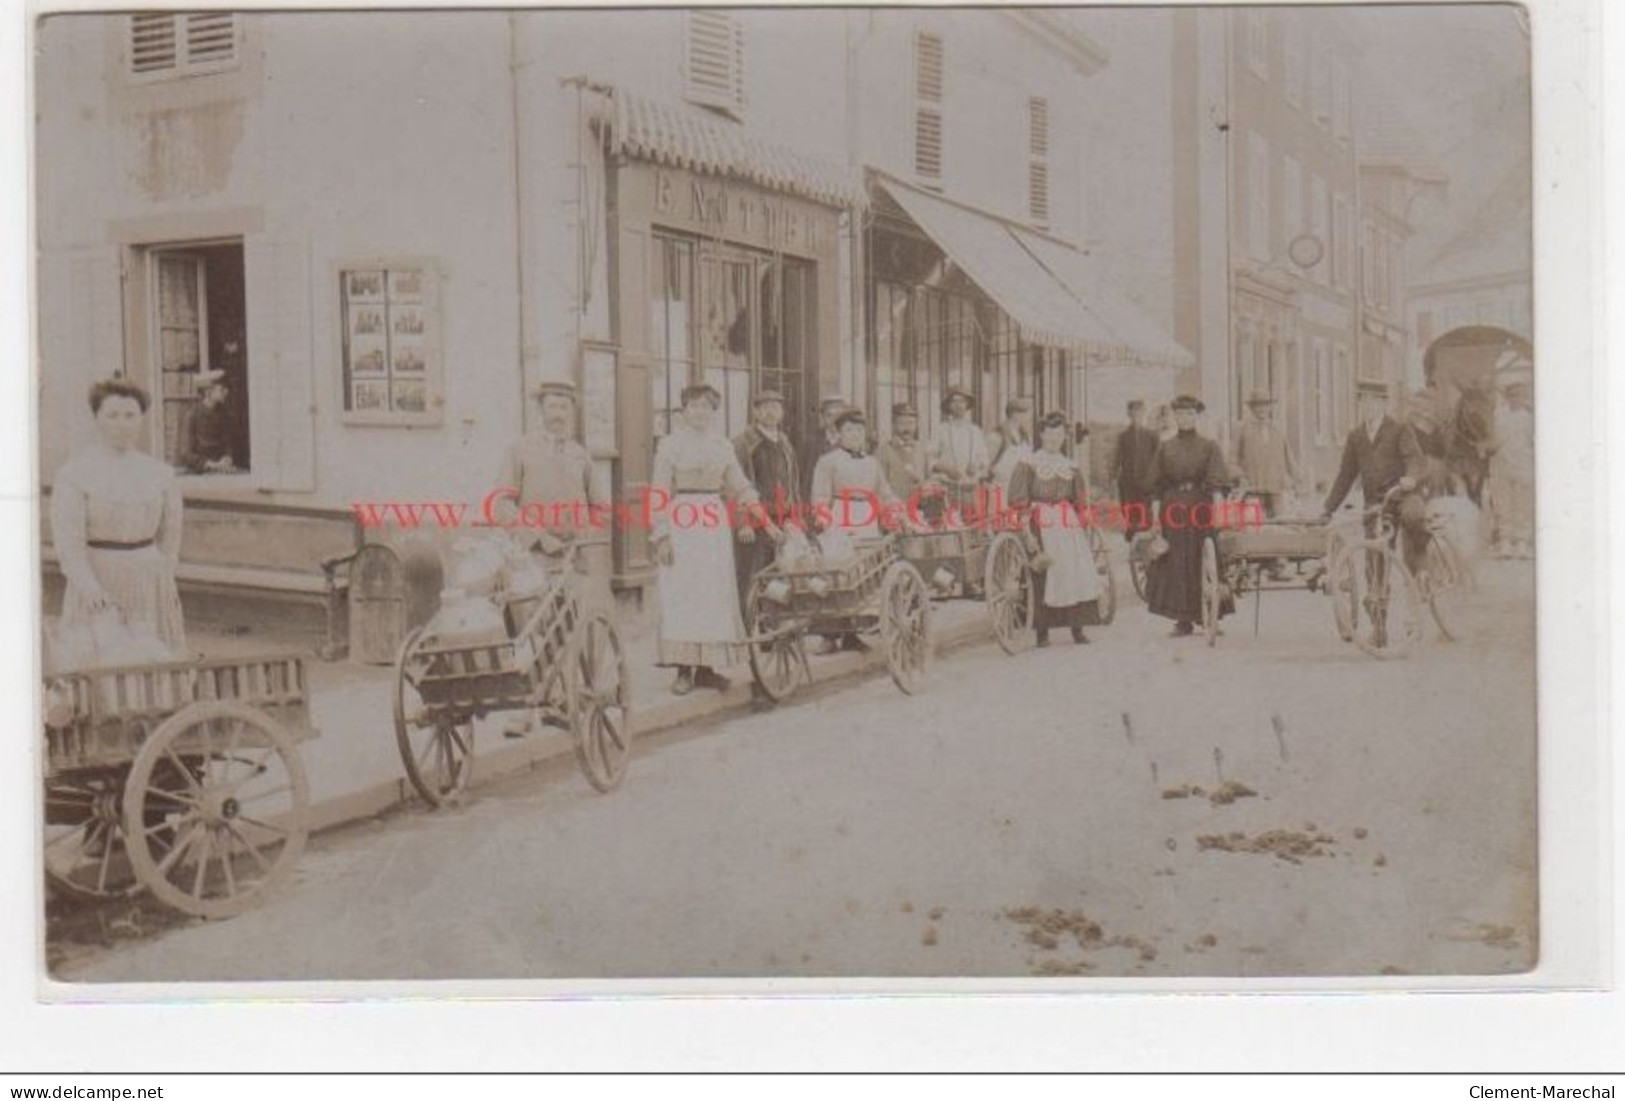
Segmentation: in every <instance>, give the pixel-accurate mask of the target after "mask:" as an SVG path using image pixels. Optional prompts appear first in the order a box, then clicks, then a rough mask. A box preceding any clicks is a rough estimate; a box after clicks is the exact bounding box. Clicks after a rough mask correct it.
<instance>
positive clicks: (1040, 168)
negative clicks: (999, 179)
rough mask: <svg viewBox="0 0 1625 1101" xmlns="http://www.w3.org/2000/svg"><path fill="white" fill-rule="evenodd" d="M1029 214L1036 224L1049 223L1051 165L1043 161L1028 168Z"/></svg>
mask: <svg viewBox="0 0 1625 1101" xmlns="http://www.w3.org/2000/svg"><path fill="white" fill-rule="evenodd" d="M1027 212H1028V213H1029V214H1031V215H1032V219H1033V221H1035V222H1039V223H1043V222H1048V221H1049V165H1047V164H1045V163H1044V162H1043V161H1033V162H1031V163H1030V164H1029V165H1028V166H1027Z"/></svg>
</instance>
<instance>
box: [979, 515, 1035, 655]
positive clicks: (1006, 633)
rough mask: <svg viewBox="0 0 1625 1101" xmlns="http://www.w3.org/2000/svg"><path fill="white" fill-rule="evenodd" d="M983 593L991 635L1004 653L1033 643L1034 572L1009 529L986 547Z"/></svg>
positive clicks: (1019, 542) (1023, 550) (1017, 652)
mask: <svg viewBox="0 0 1625 1101" xmlns="http://www.w3.org/2000/svg"><path fill="white" fill-rule="evenodd" d="M983 573H984V575H985V577H986V581H985V583H984V586H983V589H984V596H985V599H986V601H987V614H988V618H989V619H991V620H992V621H993V637H994V638H996V639H998V642H999V648H1000V649H1001V650H1003V651H1004V652H1005V653H1007V654H1019V653H1021V651H1023V650H1025V649H1027V647H1029V646H1031V645H1032V643H1033V575H1032V569H1031V567H1030V566H1029V564H1028V561H1027V548H1026V547H1024V546H1022V545H1021V540H1020V539H1019V538H1017V537H1016V536H1014V535H1011V534H1010V533H1008V532H1003V533H1001V534H999V535H997V536H995V537H994V539H993V544H992V546H990V547H988V550H987V565H986V566H985V567H984V568H983Z"/></svg>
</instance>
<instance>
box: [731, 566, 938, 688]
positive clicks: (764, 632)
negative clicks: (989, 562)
mask: <svg viewBox="0 0 1625 1101" xmlns="http://www.w3.org/2000/svg"><path fill="white" fill-rule="evenodd" d="M854 549H855V554H854V556H853V557H852V558H851V559H850V560H849V561H845V562H842V563H840V564H835V563H832V562H829V561H822V562H817V563H815V564H813V565H810V566H808V567H806V568H797V569H785V568H783V567H781V566H780V565H778V564H774V565H772V566H769V567H767V568H766V569H764V570H762V571H761V572H759V573H758V574H757V575H756V577H755V579H754V580H753V581H752V583H751V588H750V595H749V597H748V598H747V601H746V608H745V619H746V628H747V630H748V631H749V635H750V638H749V645H750V669H751V675H752V677H753V678H754V679H755V681H756V683H757V685H759V686H760V687H761V690H762V691H763V692H764V693H765V694H766V695H767V696H768V698H770V699H772V700H775V701H782V700H785V699H788V698H789V697H790V696H791V695H792V694H793V693H794V692H795V690H796V689H797V688H798V687H799V686H800V685H801V684H802V683H804V682H805V681H807V680H809V679H810V674H809V672H808V666H807V656H806V636H807V635H808V634H819V635H826V636H840V635H849V634H850V635H876V636H878V637H879V640H880V644H881V647H882V649H883V651H884V653H885V656H886V667H887V669H888V670H889V671H890V673H891V678H892V680H893V682H895V683H896V685H897V687H898V688H899V689H901V690H902V691H904V692H906V693H909V694H911V695H912V694H913V693H915V692H918V691H919V690H920V688H921V687H922V685H923V682H924V678H925V672H926V667H927V665H928V663H929V661H930V657H931V624H930V613H931V600H930V594H929V592H928V591H927V589H926V585H925V581H924V579H922V578H921V577H920V572H919V570H917V569H915V567H914V566H913V565H911V564H910V563H909V562H908V561H907V560H905V559H904V558H903V557H902V556H901V554H900V553H899V545H898V537H897V536H887V537H885V538H883V539H880V540H875V541H872V542H868V543H862V544H858V545H857V546H856V547H855V548H854Z"/></svg>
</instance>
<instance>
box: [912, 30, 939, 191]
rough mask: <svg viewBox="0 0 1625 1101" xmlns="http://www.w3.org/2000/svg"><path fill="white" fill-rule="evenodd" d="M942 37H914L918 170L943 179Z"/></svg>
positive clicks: (923, 32)
mask: <svg viewBox="0 0 1625 1101" xmlns="http://www.w3.org/2000/svg"><path fill="white" fill-rule="evenodd" d="M942 85H943V51H942V36H941V35H937V34H931V33H929V32H927V31H921V32H920V33H919V34H917V35H915V36H914V173H915V175H917V176H921V177H923V178H925V179H928V180H940V179H942V98H943V97H942Z"/></svg>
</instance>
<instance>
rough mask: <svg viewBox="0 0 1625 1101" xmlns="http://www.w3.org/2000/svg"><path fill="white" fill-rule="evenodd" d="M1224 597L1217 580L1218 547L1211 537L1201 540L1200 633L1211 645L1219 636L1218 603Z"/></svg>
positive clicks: (1220, 584)
mask: <svg viewBox="0 0 1625 1101" xmlns="http://www.w3.org/2000/svg"><path fill="white" fill-rule="evenodd" d="M1223 599H1224V591H1223V587H1222V583H1221V582H1220V580H1219V548H1218V547H1216V546H1215V545H1214V543H1213V540H1212V539H1204V540H1202V634H1204V635H1205V636H1207V644H1208V645H1209V646H1212V645H1213V644H1214V643H1215V642H1217V641H1218V638H1219V603H1220V601H1222V600H1223Z"/></svg>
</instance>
